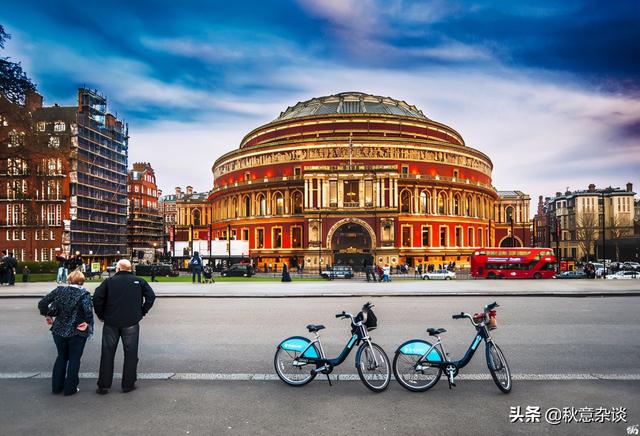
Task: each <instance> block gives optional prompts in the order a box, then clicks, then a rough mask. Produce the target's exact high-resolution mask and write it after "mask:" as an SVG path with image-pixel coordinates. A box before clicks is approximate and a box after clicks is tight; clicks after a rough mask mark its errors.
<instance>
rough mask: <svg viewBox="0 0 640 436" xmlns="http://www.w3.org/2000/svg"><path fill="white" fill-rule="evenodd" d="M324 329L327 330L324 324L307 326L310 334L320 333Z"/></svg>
mask: <svg viewBox="0 0 640 436" xmlns="http://www.w3.org/2000/svg"><path fill="white" fill-rule="evenodd" d="M323 328H325V327H324V326H323V325H322V324H309V325H308V326H307V330H309V333H313V332H317V331H320V330H322V329H323Z"/></svg>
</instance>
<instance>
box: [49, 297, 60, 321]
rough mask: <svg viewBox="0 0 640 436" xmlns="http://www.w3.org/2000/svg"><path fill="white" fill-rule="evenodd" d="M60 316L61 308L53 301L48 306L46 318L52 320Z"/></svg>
mask: <svg viewBox="0 0 640 436" xmlns="http://www.w3.org/2000/svg"><path fill="white" fill-rule="evenodd" d="M58 315H60V306H58V303H57V302H55V301H52V302H51V303H49V305H48V306H47V313H46V314H45V316H50V317H52V318H55V317H56V316H58Z"/></svg>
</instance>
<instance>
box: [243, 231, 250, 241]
mask: <svg viewBox="0 0 640 436" xmlns="http://www.w3.org/2000/svg"><path fill="white" fill-rule="evenodd" d="M242 240H243V241H248V240H249V229H242Z"/></svg>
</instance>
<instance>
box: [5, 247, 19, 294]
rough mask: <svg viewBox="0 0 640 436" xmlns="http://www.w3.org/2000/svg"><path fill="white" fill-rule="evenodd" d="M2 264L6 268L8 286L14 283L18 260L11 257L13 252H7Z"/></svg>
mask: <svg viewBox="0 0 640 436" xmlns="http://www.w3.org/2000/svg"><path fill="white" fill-rule="evenodd" d="M4 264H5V269H6V282H7V284H8V285H9V286H13V285H15V284H16V268H18V260H17V259H16V258H15V257H13V252H12V251H10V252H8V253H7V256H6V257H5V258H4Z"/></svg>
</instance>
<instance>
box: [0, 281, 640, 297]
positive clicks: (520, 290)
mask: <svg viewBox="0 0 640 436" xmlns="http://www.w3.org/2000/svg"><path fill="white" fill-rule="evenodd" d="M97 285H98V282H92V281H89V282H87V283H86V286H87V288H88V289H89V290H91V291H93V290H94V289H95V288H96V286H97ZM53 287H55V284H54V283H16V285H15V286H11V287H9V286H2V287H0V298H1V297H13V296H39V295H45V294H46V293H47V292H49V291H50V290H51V289H52V288H53ZM153 288H154V290H155V291H156V293H157V294H158V295H160V296H165V297H171V296H175V297H189V296H198V297H249V298H250V297H290V296H298V297H305V296H307V297H318V296H334V297H336V296H369V295H372V296H394V295H400V296H402V295H425V296H431V295H436V296H437V295H444V296H448V295H496V296H498V295H534V296H541V295H616V294H619V295H637V296H640V280H447V281H444V280H429V281H426V280H424V281H423V280H407V279H405V280H395V281H392V282H391V283H379V282H376V283H367V282H366V281H364V280H333V281H306V282H303V281H298V282H296V281H295V277H294V281H293V282H292V283H281V282H259V281H249V282H216V283H213V284H195V285H194V284H191V283H154V284H153Z"/></svg>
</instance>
